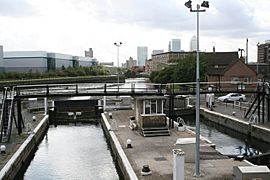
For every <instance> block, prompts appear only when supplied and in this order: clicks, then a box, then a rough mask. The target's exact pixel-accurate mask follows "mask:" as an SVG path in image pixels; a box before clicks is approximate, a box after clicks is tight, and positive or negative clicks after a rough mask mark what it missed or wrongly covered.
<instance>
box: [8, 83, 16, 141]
mask: <svg viewBox="0 0 270 180" xmlns="http://www.w3.org/2000/svg"><path fill="white" fill-rule="evenodd" d="M14 93H15V87H13V88H12V91H11V102H10V108H9V113H8V114H9V116H8V129H7V132H8V134H7V136H8V141H9V139H10V135H11V131H12V114H13V113H12V112H13V108H14V104H13V103H14Z"/></svg>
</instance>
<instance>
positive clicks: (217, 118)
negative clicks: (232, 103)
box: [200, 108, 270, 143]
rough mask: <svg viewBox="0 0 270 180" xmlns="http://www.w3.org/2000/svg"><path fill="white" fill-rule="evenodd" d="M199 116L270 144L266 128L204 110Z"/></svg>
mask: <svg viewBox="0 0 270 180" xmlns="http://www.w3.org/2000/svg"><path fill="white" fill-rule="evenodd" d="M200 114H201V115H202V116H204V117H205V118H206V119H207V120H209V121H212V122H214V123H217V124H219V125H221V126H224V127H226V128H230V129H232V130H234V131H237V132H239V133H242V134H244V135H247V136H251V137H253V138H257V139H259V140H261V141H265V142H267V143H270V130H269V129H267V128H263V127H260V126H257V125H255V124H250V123H248V122H245V121H242V120H238V119H237V118H234V117H231V116H227V115H224V114H220V113H217V112H214V111H210V110H208V109H205V108H201V111H200Z"/></svg>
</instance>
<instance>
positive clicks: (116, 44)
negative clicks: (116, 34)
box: [114, 42, 122, 91]
mask: <svg viewBox="0 0 270 180" xmlns="http://www.w3.org/2000/svg"><path fill="white" fill-rule="evenodd" d="M114 45H115V46H116V47H117V86H118V91H119V47H120V46H121V45H122V42H119V43H116V42H115V43H114Z"/></svg>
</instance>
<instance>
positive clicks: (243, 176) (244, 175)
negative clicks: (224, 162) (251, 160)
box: [233, 166, 270, 180]
mask: <svg viewBox="0 0 270 180" xmlns="http://www.w3.org/2000/svg"><path fill="white" fill-rule="evenodd" d="M269 179H270V170H269V169H268V167H267V166H234V167H233V180H269Z"/></svg>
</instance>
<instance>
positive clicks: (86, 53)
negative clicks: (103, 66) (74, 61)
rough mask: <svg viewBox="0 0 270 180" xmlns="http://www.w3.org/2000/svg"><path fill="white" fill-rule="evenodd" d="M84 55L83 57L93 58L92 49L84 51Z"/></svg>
mask: <svg viewBox="0 0 270 180" xmlns="http://www.w3.org/2000/svg"><path fill="white" fill-rule="evenodd" d="M84 53H85V57H90V58H92V57H93V49H92V48H89V51H84Z"/></svg>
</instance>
